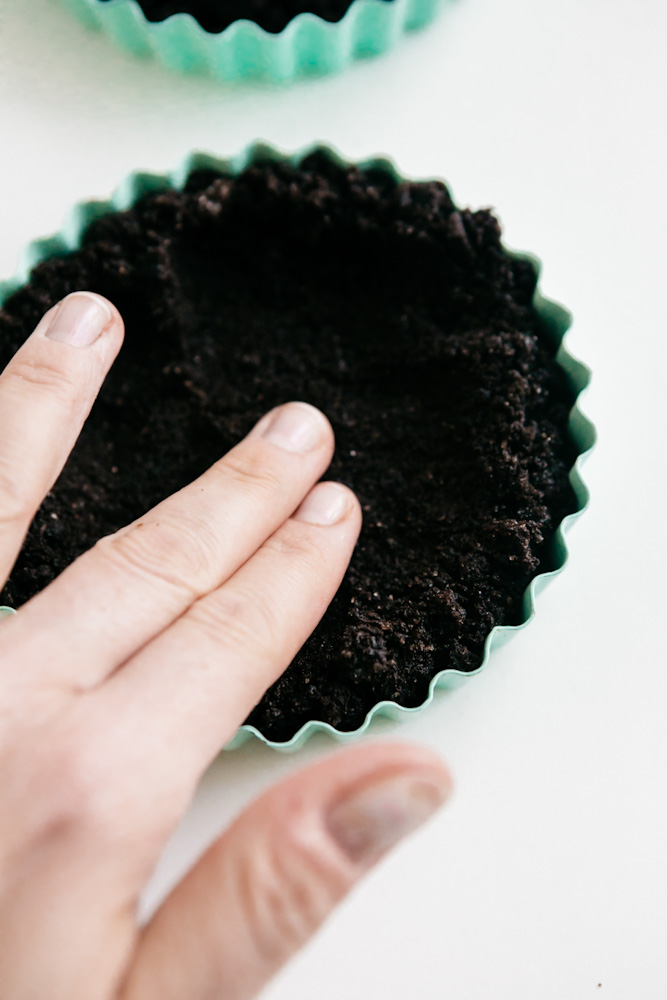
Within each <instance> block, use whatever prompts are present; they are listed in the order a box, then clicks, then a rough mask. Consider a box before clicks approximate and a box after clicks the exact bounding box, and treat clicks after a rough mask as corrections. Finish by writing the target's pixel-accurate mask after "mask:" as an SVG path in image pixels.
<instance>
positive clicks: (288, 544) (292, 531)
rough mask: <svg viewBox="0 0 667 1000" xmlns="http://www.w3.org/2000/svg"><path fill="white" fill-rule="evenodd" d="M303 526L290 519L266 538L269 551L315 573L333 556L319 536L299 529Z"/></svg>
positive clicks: (319, 571) (266, 546) (320, 570)
mask: <svg viewBox="0 0 667 1000" xmlns="http://www.w3.org/2000/svg"><path fill="white" fill-rule="evenodd" d="M301 527H302V526H301V525H298V526H297V525H296V524H295V523H294V522H292V521H288V522H287V523H286V524H285V525H284V526H283V528H282V529H281V530H280V531H278V532H276V533H275V535H272V536H271V537H270V538H268V539H267V540H266V542H265V543H264V544H265V548H266V550H267V552H268V553H271V554H274V555H277V556H279V557H280V558H281V559H284V560H285V562H286V563H290V564H293V565H294V564H295V565H298V566H299V567H300V568H301V569H303V570H305V571H306V572H309V573H311V574H312V575H315V574H317V573H321V572H322V570H323V569H324V568H325V567H326V566H327V565H328V563H330V561H331V556H330V555H329V556H328V557H327V552H326V550H325V548H324V546H323V545H322V544H321V542H320V540H319V538H318V537H314V536H313V535H312V534H311V533H309V532H304V531H302V530H299V529H300V528H301Z"/></svg>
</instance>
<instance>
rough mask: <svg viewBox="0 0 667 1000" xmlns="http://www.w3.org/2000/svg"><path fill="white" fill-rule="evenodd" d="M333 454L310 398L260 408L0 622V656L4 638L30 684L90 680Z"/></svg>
mask: <svg viewBox="0 0 667 1000" xmlns="http://www.w3.org/2000/svg"><path fill="white" fill-rule="evenodd" d="M332 453H333V433H332V431H331V427H330V426H329V423H328V421H327V420H326V418H325V417H324V416H323V415H322V414H321V413H320V412H319V411H318V410H316V409H315V408H314V407H312V406H308V405H307V404H305V403H289V404H287V405H285V406H283V407H279V408H278V409H276V410H274V411H272V412H271V413H269V414H267V415H266V416H265V417H264V418H263V419H262V420H261V421H260V422H259V424H258V425H257V426H256V427H255V428H254V430H253V431H252V432H251V433H250V434H249V435H248V437H247V438H245V440H244V441H242V442H241V443H240V444H239V445H237V447H236V448H234V449H232V451H230V452H229V454H227V455H226V456H225V457H224V458H222V459H221V460H220V461H219V462H217V463H216V464H215V465H214V466H213V467H212V468H211V469H209V470H208V472H206V473H204V475H203V476H200V478H199V479H197V480H195V482H193V483H191V484H190V485H189V486H186V487H185V489H183V490H181V491H180V492H179V493H176V494H175V495H174V496H172V497H170V498H169V499H168V500H165V501H163V502H162V503H160V504H158V506H157V507H155V508H154V509H153V510H152V511H150V512H149V513H148V514H147V515H146V516H145V517H143V518H141V519H140V520H139V521H136V522H135V523H134V524H132V525H130V526H129V527H127V528H124V529H123V530H122V531H120V532H118V533H117V534H115V535H112V536H110V537H109V538H106V539H103V540H102V541H101V542H99V543H98V544H97V545H96V546H95V547H94V548H93V549H91V551H90V552H87V553H86V554H85V555H83V556H82V557H81V558H80V559H78V560H77V561H76V562H75V563H74V564H72V566H70V567H68V569H67V570H65V572H64V573H63V574H61V576H60V577H59V578H58V579H57V580H55V581H54V583H52V584H51V585H50V586H49V587H48V588H47V589H46V590H44V591H43V592H42V593H41V594H38V595H37V597H35V598H33V600H32V601H30V602H28V604H26V605H25V606H24V607H23V608H22V609H21V613H20V614H19V615H17V616H16V618H15V619H11V620H9V621H7V622H4V623H3V625H4V626H5V627H3V629H2V632H1V633H0V663H1V662H2V655H1V654H2V647H3V644H5V643H11V649H12V655H13V660H14V663H18V665H19V666H20V664H21V663H23V664H25V667H24V670H23V675H24V676H26V677H29V678H30V681H31V682H33V683H39V684H44V683H48V682H49V681H51V682H52V683H55V684H57V685H58V686H62V685H71V686H72V687H73V688H74V689H76V690H82V689H87V688H89V687H91V686H94V685H96V684H98V683H100V682H101V681H102V680H103V679H104V678H105V677H106V676H107V675H108V674H109V673H110V672H112V671H113V670H114V669H115V668H116V667H117V666H119V665H120V664H122V663H123V662H124V661H125V660H126V659H127V658H128V657H129V656H131V655H132V654H133V653H134V652H135V651H136V650H137V649H138V648H140V647H141V646H143V645H144V644H145V643H146V642H148V641H149V640H150V639H152V638H153V637H154V636H155V635H156V633H158V632H160V631H161V630H162V629H164V628H166V627H167V626H168V625H170V624H171V623H172V622H173V621H174V620H175V619H176V618H178V617H179V616H180V615H181V614H182V613H183V612H184V611H185V610H186V609H187V608H188V607H189V606H190V605H192V604H193V603H194V602H195V601H196V600H197V599H198V598H200V597H202V596H203V595H204V594H207V593H208V592H209V591H211V590H212V589H214V588H216V587H218V586H219V585H220V584H221V583H223V582H224V581H225V580H226V579H228V578H229V577H230V576H231V575H232V574H233V573H234V572H235V571H236V570H237V569H238V568H239V566H241V565H243V563H245V562H246V560H247V559H248V558H249V557H250V556H251V555H252V554H253V552H255V551H256V550H257V548H258V547H259V546H260V545H261V544H262V542H264V541H265V539H266V538H267V537H268V536H269V535H271V534H272V533H273V532H274V531H275V530H276V529H277V528H278V527H279V526H280V525H281V524H282V523H283V522H284V521H285V520H286V518H288V517H289V516H290V515H291V514H292V513H293V511H294V510H295V509H296V507H297V506H298V505H299V503H300V502H301V500H302V499H303V498H304V496H305V495H306V493H307V492H308V490H309V489H310V488H311V487H312V485H313V484H314V483H315V482H316V481H317V480H318V479H319V477H320V476H321V475H322V473H323V472H324V470H325V469H326V467H327V466H328V464H329V462H330V461H331V456H332ZM47 632H48V636H49V650H48V657H47V656H45V655H44V648H43V647H44V635H45V634H47Z"/></svg>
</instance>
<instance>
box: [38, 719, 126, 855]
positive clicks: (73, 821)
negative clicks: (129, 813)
mask: <svg viewBox="0 0 667 1000" xmlns="http://www.w3.org/2000/svg"><path fill="white" fill-rule="evenodd" d="M44 771H45V775H46V778H47V779H48V780H46V781H45V782H44V786H43V788H42V789H41V794H42V802H43V806H44V808H45V815H46V818H47V821H46V824H45V826H46V830H45V832H46V834H47V836H48V838H49V840H50V841H53V840H54V839H63V838H67V839H71V838H72V837H76V836H77V835H79V834H82V835H86V836H95V837H100V836H108V834H109V832H110V831H111V830H113V829H115V825H116V821H115V818H116V816H117V810H116V809H115V808H114V806H113V804H112V802H111V796H110V795H109V792H108V789H109V787H110V784H109V782H108V781H107V780H105V776H104V775H103V774H102V773H101V769H100V766H99V762H98V760H97V758H96V756H95V754H93V753H91V747H90V741H89V740H85V739H84V738H82V737H80V736H79V735H78V734H74V735H70V736H68V737H67V738H66V739H64V740H62V741H61V743H60V746H55V747H51V748H50V752H49V760H48V762H47V763H46V764H45V769H44Z"/></svg>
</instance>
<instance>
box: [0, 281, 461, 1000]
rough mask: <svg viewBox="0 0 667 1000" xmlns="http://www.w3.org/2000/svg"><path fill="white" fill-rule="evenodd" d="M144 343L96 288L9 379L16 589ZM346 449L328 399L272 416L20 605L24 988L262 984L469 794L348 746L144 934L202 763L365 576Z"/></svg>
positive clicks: (198, 997)
mask: <svg viewBox="0 0 667 1000" xmlns="http://www.w3.org/2000/svg"><path fill="white" fill-rule="evenodd" d="M122 339H123V324H122V320H121V318H120V316H119V314H118V312H117V311H116V310H115V309H114V307H113V306H112V305H110V303H108V302H107V301H106V300H105V299H102V298H101V297H100V296H96V295H92V294H90V293H85V292H77V293H75V294H73V295H71V296H68V297H67V298H66V299H64V300H63V302H62V303H60V304H59V305H57V306H55V307H54V308H53V309H51V310H50V311H49V312H48V313H47V314H46V316H45V317H44V319H43V320H42V321H41V322H40V324H39V326H38V327H37V329H36V330H35V332H34V333H33V335H32V336H31V337H30V338H29V339H28V341H27V342H26V343H25V345H24V346H23V347H22V348H21V350H20V351H19V352H18V354H17V355H16V356H15V358H14V359H13V360H12V362H11V363H10V364H9V366H8V367H7V369H6V370H5V372H4V373H3V374H2V376H0V426H2V427H3V428H4V429H5V432H4V433H3V435H2V437H1V439H0V577H1V578H2V581H4V580H6V578H7V575H8V574H9V572H10V570H11V567H12V564H13V562H14V560H15V558H16V555H17V553H18V551H19V549H20V547H21V544H22V542H23V539H24V537H25V533H26V531H27V529H28V527H29V524H30V522H31V519H32V517H33V516H34V514H35V511H36V510H37V508H38V506H39V504H40V503H41V501H42V499H43V497H44V495H45V494H46V493H47V492H48V490H49V489H50V488H51V487H52V485H53V483H54V481H55V480H56V478H57V476H58V474H59V472H60V470H61V468H62V466H63V464H64V462H65V460H66V458H67V456H68V454H69V451H70V450H71V448H72V446H73V444H74V442H75V440H76V438H77V435H78V434H79V432H80V430H81V427H82V424H83V422H84V420H85V418H86V416H87V414H88V412H89V411H90V408H91V406H92V404H93V401H94V399H95V396H96V395H97V392H98V391H99V388H100V385H101V383H102V381H103V379H104V377H105V375H106V373H107V371H108V369H109V368H110V366H111V364H112V362H113V360H114V358H115V356H116V354H117V353H118V351H119V349H120V346H121V342H122ZM8 428H11V433H7V429H8ZM332 452H333V435H332V431H331V427H330V426H329V424H328V422H327V421H326V419H325V418H324V417H323V416H322V414H321V413H319V412H318V411H317V410H315V409H314V408H313V407H310V406H308V405H306V404H304V403H290V404H287V405H286V406H283V407H280V408H278V409H276V410H274V411H272V412H271V413H269V414H267V416H265V417H264V418H263V419H262V420H261V421H260V422H259V424H258V425H257V426H256V427H255V428H254V430H252V431H251V432H250V434H249V435H248V437H247V438H246V439H245V440H244V441H242V442H241V443H240V444H239V445H237V446H236V447H235V448H234V449H233V450H232V451H231V452H230V453H229V454H228V455H226V456H225V457H224V458H222V459H221V460H220V461H219V462H217V463H216V464H215V465H214V466H213V467H212V468H211V469H209V470H208V472H206V473H204V475H203V476H201V477H200V478H199V479H198V480H196V482H194V483H192V484H191V485H190V486H187V487H186V488H185V489H183V490H181V491H180V492H179V493H177V494H176V495H174V496H172V497H170V498H169V499H168V500H165V501H164V502H163V503H160V504H159V505H158V506H157V507H155V508H154V509H153V510H152V511H150V512H149V513H148V514H146V516H145V517H142V518H141V519H140V520H138V521H136V522H135V523H133V524H130V525H129V526H128V527H126V528H123V529H122V530H121V531H118V532H117V533H116V534H115V535H112V536H110V537H108V538H105V539H103V540H102V541H100V542H98V544H97V545H96V546H95V547H94V548H93V549H92V550H91V551H89V552H87V553H86V554H85V555H83V556H82V557H81V558H80V559H78V560H77V561H76V562H75V563H73V564H72V565H71V566H70V567H69V568H68V569H67V570H66V571H65V572H64V573H63V574H62V575H61V576H60V577H59V578H58V579H57V580H55V581H54V582H53V583H52V584H51V585H50V586H49V587H47V588H46V589H45V590H44V591H42V593H40V594H38V595H37V596H36V597H35V598H33V600H31V601H29V602H28V603H27V604H26V605H25V606H24V607H23V608H22V609H21V610H20V613H19V614H18V615H16V616H14V617H11V618H8V619H6V620H4V621H2V622H0V996H1V997H2V998H3V1000H112V998H117V1000H241V998H248V997H252V996H254V995H255V994H256V993H257V991H258V990H259V989H260V988H261V987H262V985H263V984H264V983H265V982H266V980H267V979H268V978H269V977H270V976H271V975H272V974H273V973H274V972H275V971H276V970H277V969H278V968H279V967H280V966H281V965H282V964H283V963H284V962H285V961H286V960H287V959H288V958H289V957H290V955H292V954H293V953H294V951H295V950H297V949H298V948H299V947H300V946H301V945H302V944H303V943H304V942H305V941H306V940H307V939H308V937H310V935H311V934H312V933H313V932H314V930H315V929H316V928H317V926H318V925H319V924H320V923H321V922H322V920H323V919H324V918H325V917H326V916H327V914H328V913H329V912H330V911H331V909H332V908H333V907H334V906H335V904H336V902H337V901H338V900H340V899H341V897H342V896H343V895H345V893H346V892H347V891H348V890H349V889H350V887H351V886H352V885H353V884H354V883H355V881H356V880H357V879H358V878H359V877H360V876H361V875H362V874H363V873H364V871H366V870H367V869H368V867H369V866H370V865H372V864H373V863H374V862H375V861H377V860H378V859H379V858H380V857H381V856H382V855H383V854H384V853H385V852H386V850H387V849H388V848H389V847H390V846H391V845H393V844H394V843H395V842H396V841H397V840H398V839H399V838H400V837H401V836H402V835H404V834H405V833H407V832H409V831H410V830H411V829H413V828H414V827H415V826H417V825H418V824H419V823H420V822H421V821H422V820H424V819H425V818H426V817H427V816H428V815H430V814H431V813H432V812H433V810H434V809H435V808H436V807H437V806H438V805H439V804H440V803H441V802H442V801H443V800H444V798H445V797H446V795H447V793H448V789H449V778H448V775H447V772H446V771H445V770H444V768H443V766H442V764H441V763H440V762H439V760H438V759H437V758H435V757H434V756H433V755H432V754H431V753H429V752H427V751H425V750H421V749H417V748H414V747H413V748H410V747H401V746H387V745H384V746H381V745H377V744H373V745H371V746H367V747H365V748H362V749H355V750H354V751H352V752H346V753H343V754H339V755H337V756H335V757H333V758H332V759H329V760H325V761H324V762H322V763H319V764H317V765H316V766H314V767H310V768H308V769H307V770H305V771H303V772H301V773H298V774H296V775H295V776H293V777H291V778H290V779H289V780H288V781H286V782H284V783H283V784H282V785H279V786H278V787H276V788H273V789H272V790H271V791H269V793H268V794H266V795H264V797H263V798H261V799H260V800H259V801H257V802H256V803H255V804H254V805H253V806H251V808H250V809H248V810H247V811H246V812H245V813H244V814H243V815H242V816H241V817H240V818H239V819H238V820H237V821H236V822H235V823H234V825H233V826H232V827H231V828H230V829H229V830H228V831H227V832H226V833H225V834H224V835H223V836H222V837H221V838H220V840H218V841H217V842H216V843H215V844H214V845H213V846H212V847H211V848H210V849H209V851H208V852H207V853H206V854H205V855H204V857H203V858H202V859H201V860H200V861H199V863H198V864H197V865H196V867H195V868H194V869H193V870H192V872H191V873H190V874H189V875H188V876H187V877H186V878H185V879H184V881H183V882H182V883H181V884H180V885H179V886H178V887H177V888H176V890H175V891H174V892H173V893H172V895H171V896H170V897H169V898H168V899H167V900H166V902H165V903H164V904H163V905H162V907H161V909H159V910H158V912H157V913H156V915H155V916H154V917H153V919H152V921H151V922H150V923H149V924H148V926H147V927H145V928H140V927H138V925H137V919H136V911H137V902H138V899H139V895H140V893H141V891H142V889H143V887H144V886H145V884H146V881H147V879H148V878H149V876H150V874H151V871H152V869H153V868H154V865H155V863H156V860H157V858H158V856H159V853H160V851H161V849H162V847H163V846H164V843H165V841H166V839H167V837H168V836H169V834H170V832H171V831H172V830H173V828H174V826H175V825H176V824H177V822H178V821H179V819H180V818H181V816H182V815H183V813H184V811H185V810H186V809H187V807H188V803H189V802H190V800H191V797H192V795H193V792H194V790H195V788H196V785H197V782H198V780H199V778H200V777H201V775H202V772H203V771H204V770H205V768H206V767H207V765H208V764H209V763H210V762H211V760H212V759H213V758H214V757H215V755H216V754H217V753H218V751H219V750H220V748H221V746H222V745H224V743H225V742H226V741H227V740H228V739H229V738H230V737H231V735H232V734H233V733H234V731H235V729H236V728H237V726H238V725H239V724H240V723H241V722H242V721H243V719H244V718H245V717H246V715H247V714H248V712H249V711H250V709H251V708H252V707H253V706H254V705H255V704H256V702H257V701H258V700H259V698H260V697H261V695H262V694H263V692H264V691H265V689H266V688H267V687H268V686H269V685H270V684H271V683H272V681H273V680H274V679H275V678H276V677H277V676H278V675H279V674H280V673H281V671H283V670H284V669H285V667H286V666H287V665H288V664H289V662H290V660H291V659H292V658H293V657H294V655H295V654H296V652H297V651H298V649H299V647H300V646H301V645H302V643H303V642H304V640H305V639H306V638H307V636H308V634H309V633H310V632H311V631H312V629H313V628H314V627H315V625H316V623H317V622H318V620H319V618H320V617H321V615H322V614H323V613H324V611H325V609H326V607H327V605H328V603H329V602H330V600H331V598H332V597H333V595H334V593H335V591H336V589H337V588H338V585H339V583H340V580H341V578H342V576H343V574H344V572H345V568H346V566H347V563H348V560H349V558H350V555H351V552H352V549H353V546H354V544H355V541H356V538H357V535H358V532H359V527H360V520H361V518H360V512H359V506H358V504H357V502H356V500H355V498H354V496H353V494H352V493H350V492H349V491H348V490H347V489H345V488H344V487H343V486H340V485H338V484H335V483H318V484H317V485H315V484H316V483H317V481H318V479H319V478H320V476H321V475H322V474H323V473H324V471H325V469H326V468H327V466H328V464H329V462H330V460H331V456H332ZM2 581H0V582H2Z"/></svg>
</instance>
